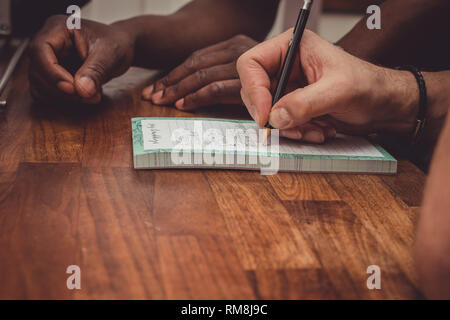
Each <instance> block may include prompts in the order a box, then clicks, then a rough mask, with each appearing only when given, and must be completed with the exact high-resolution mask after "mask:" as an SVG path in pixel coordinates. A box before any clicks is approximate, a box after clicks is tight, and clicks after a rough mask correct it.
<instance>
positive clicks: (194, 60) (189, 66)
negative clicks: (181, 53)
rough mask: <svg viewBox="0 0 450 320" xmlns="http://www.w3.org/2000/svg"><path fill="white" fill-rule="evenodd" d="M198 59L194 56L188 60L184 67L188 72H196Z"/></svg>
mask: <svg viewBox="0 0 450 320" xmlns="http://www.w3.org/2000/svg"><path fill="white" fill-rule="evenodd" d="M197 61H198V57H197V56H195V55H194V54H192V55H191V56H190V57H189V58H187V60H186V62H185V63H184V67H185V68H186V70H188V71H194V70H195V68H196V66H197Z"/></svg>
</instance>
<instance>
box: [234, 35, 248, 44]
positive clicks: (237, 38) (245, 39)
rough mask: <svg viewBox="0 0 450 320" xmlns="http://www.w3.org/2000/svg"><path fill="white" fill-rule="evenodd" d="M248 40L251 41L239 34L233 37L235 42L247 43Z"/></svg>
mask: <svg viewBox="0 0 450 320" xmlns="http://www.w3.org/2000/svg"><path fill="white" fill-rule="evenodd" d="M248 39H249V37H247V36H246V35H243V34H238V35H236V36H234V37H233V40H234V41H237V42H243V41H247V40H248Z"/></svg>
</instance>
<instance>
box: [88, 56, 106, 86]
mask: <svg viewBox="0 0 450 320" xmlns="http://www.w3.org/2000/svg"><path fill="white" fill-rule="evenodd" d="M86 69H87V70H88V71H90V72H91V73H92V74H93V76H94V79H96V80H98V81H100V82H102V81H103V80H104V79H105V78H106V77H107V75H106V73H107V70H106V68H105V67H104V66H103V64H101V63H99V62H94V63H92V64H90V65H89V66H87V68H86ZM97 85H98V83H97Z"/></svg>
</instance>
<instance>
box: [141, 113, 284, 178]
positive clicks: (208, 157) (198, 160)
mask: <svg viewBox="0 0 450 320" xmlns="http://www.w3.org/2000/svg"><path fill="white" fill-rule="evenodd" d="M193 122H194V127H193V129H186V128H177V129H175V130H173V132H172V135H171V145H172V146H173V147H172V149H171V161H172V163H173V164H174V165H178V166H196V165H201V166H211V167H227V166H230V167H242V168H249V167H254V168H259V169H260V171H261V174H264V175H272V174H276V173H278V170H279V168H280V158H279V154H280V144H279V136H278V134H279V131H278V130H271V132H270V136H269V137H268V139H267V140H265V133H266V131H265V129H258V128H252V127H245V128H220V127H217V128H207V129H205V128H204V127H203V122H202V121H193ZM148 125H150V126H151V125H152V124H148ZM152 129H154V128H147V130H150V131H152Z"/></svg>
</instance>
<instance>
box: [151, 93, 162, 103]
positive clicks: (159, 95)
mask: <svg viewBox="0 0 450 320" xmlns="http://www.w3.org/2000/svg"><path fill="white" fill-rule="evenodd" d="M163 96H164V90H160V91H158V92H156V93H155V94H154V95H153V96H152V101H153V102H159V101H160V100H161V99H162V97H163Z"/></svg>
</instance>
